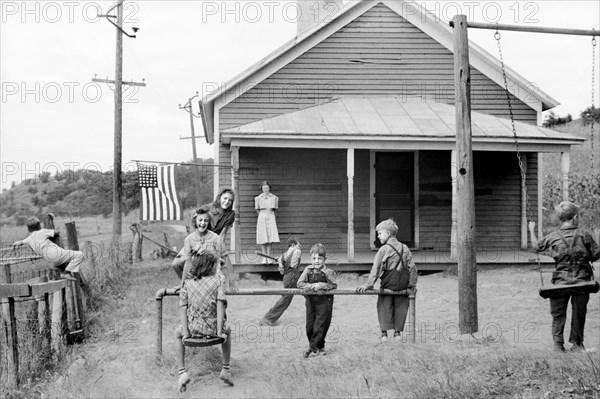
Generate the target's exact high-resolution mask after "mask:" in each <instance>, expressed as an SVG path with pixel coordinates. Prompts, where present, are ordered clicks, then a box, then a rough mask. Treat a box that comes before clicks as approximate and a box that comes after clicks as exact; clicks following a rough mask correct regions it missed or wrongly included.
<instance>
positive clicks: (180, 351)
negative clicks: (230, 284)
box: [175, 251, 233, 392]
mask: <svg viewBox="0 0 600 399" xmlns="http://www.w3.org/2000/svg"><path fill="white" fill-rule="evenodd" d="M191 263H192V265H191V267H190V271H189V276H190V278H188V279H186V280H185V281H184V283H183V286H182V287H181V291H179V317H180V320H181V325H180V326H179V327H177V329H176V330H175V354H176V356H177V365H178V374H179V378H178V385H179V391H180V392H184V391H185V390H186V385H187V384H188V383H189V382H190V377H189V374H188V373H187V371H186V369H185V346H184V344H183V340H184V339H186V338H189V337H192V336H193V337H221V338H223V339H224V340H225V341H224V342H223V343H222V344H221V350H222V351H223V369H222V370H221V374H220V375H219V378H220V379H222V380H223V381H224V382H225V383H227V384H228V385H231V386H233V380H232V379H231V374H230V370H229V359H230V356H231V339H230V334H231V331H230V329H229V328H228V327H227V325H226V320H227V315H226V314H225V309H226V308H227V297H226V296H225V289H224V285H225V281H224V279H225V278H224V276H223V275H222V274H220V273H219V274H217V267H218V263H219V257H218V255H217V254H215V253H213V252H209V251H201V252H200V253H197V254H194V255H193V256H192V262H191Z"/></svg>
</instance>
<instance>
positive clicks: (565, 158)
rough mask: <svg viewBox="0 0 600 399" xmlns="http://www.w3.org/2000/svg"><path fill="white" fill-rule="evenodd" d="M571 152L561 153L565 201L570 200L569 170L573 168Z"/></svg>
mask: <svg viewBox="0 0 600 399" xmlns="http://www.w3.org/2000/svg"><path fill="white" fill-rule="evenodd" d="M570 154H571V153H570V152H561V153H560V172H561V174H562V195H563V201H568V200H569V169H570V167H571V159H570V158H571V156H570Z"/></svg>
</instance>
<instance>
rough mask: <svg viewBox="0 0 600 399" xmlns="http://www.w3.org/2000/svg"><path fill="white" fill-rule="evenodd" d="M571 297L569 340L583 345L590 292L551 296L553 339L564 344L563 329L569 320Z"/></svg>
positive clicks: (574, 343)
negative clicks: (569, 310) (569, 312)
mask: <svg viewBox="0 0 600 399" xmlns="http://www.w3.org/2000/svg"><path fill="white" fill-rule="evenodd" d="M569 298H570V299H571V333H570V334H569V342H570V343H572V344H573V345H583V330H584V328H585V315H586V313H587V304H588V301H589V299H590V294H583V295H572V296H571V295H569V296H564V297H560V298H550V314H551V315H552V339H553V340H554V342H555V343H557V344H561V345H562V344H564V342H565V341H564V338H563V331H564V329H565V322H566V320H567V306H568V305H569Z"/></svg>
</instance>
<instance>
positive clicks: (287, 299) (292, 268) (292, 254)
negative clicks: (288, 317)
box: [259, 238, 302, 326]
mask: <svg viewBox="0 0 600 399" xmlns="http://www.w3.org/2000/svg"><path fill="white" fill-rule="evenodd" d="M287 244H288V249H287V251H286V252H285V253H284V254H283V255H281V256H280V257H279V259H277V261H278V263H279V273H281V274H283V288H298V285H297V284H298V278H299V277H300V270H299V268H298V267H299V266H300V259H301V258H302V249H301V246H300V242H299V241H298V240H296V239H295V238H289V239H288V241H287ZM292 299H294V296H293V295H282V296H281V298H279V300H278V301H277V302H276V303H275V305H273V307H272V308H271V309H269V311H268V312H267V313H266V314H265V315H264V316H263V318H262V319H261V321H260V323H259V324H260V325H261V326H274V325H275V323H277V320H279V318H280V317H281V315H282V314H283V312H285V310H286V309H287V308H288V307H289V306H290V304H291V303H292Z"/></svg>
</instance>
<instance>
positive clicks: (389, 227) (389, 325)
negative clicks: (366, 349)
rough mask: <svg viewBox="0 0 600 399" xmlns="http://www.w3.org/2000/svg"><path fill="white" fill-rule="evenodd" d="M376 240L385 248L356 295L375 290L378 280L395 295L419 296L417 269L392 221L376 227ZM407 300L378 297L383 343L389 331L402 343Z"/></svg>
mask: <svg viewBox="0 0 600 399" xmlns="http://www.w3.org/2000/svg"><path fill="white" fill-rule="evenodd" d="M376 230H377V237H378V238H379V242H381V244H382V246H381V248H379V251H377V254H376V255H375V260H374V261H373V267H372V268H371V273H370V274H369V278H368V280H367V284H365V285H364V286H361V287H358V288H357V289H356V291H357V292H365V291H366V290H372V289H373V285H374V284H375V281H377V279H378V278H379V279H381V288H382V289H388V290H392V291H402V290H407V293H408V294H409V295H414V294H415V293H416V292H417V278H418V273H417V267H416V266H415V263H414V262H413V259H412V254H411V252H410V250H409V249H408V247H407V246H406V245H404V244H402V243H401V242H399V241H398V240H397V239H396V234H397V233H398V226H397V225H396V223H395V222H394V220H392V219H388V220H384V221H383V222H381V223H379V224H378V225H377V227H376ZM408 304H409V300H408V296H392V295H379V296H378V298H377V318H378V319H379V328H380V330H381V340H382V341H387V340H388V333H387V330H392V329H393V330H394V338H395V339H396V340H401V339H402V338H401V336H400V333H401V332H402V331H403V330H404V322H405V321H406V314H407V313H408Z"/></svg>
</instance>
